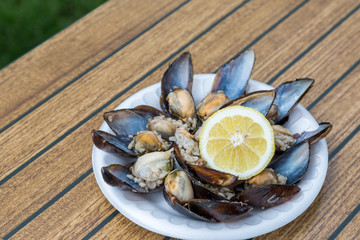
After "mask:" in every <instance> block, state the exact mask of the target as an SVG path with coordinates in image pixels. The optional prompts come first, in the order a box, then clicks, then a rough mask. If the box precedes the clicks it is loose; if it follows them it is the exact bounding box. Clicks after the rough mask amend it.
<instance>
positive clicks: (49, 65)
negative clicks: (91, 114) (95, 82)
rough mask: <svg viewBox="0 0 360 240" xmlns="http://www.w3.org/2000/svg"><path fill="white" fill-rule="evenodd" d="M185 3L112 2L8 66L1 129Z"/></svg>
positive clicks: (1, 81) (0, 81)
mask: <svg viewBox="0 0 360 240" xmlns="http://www.w3.org/2000/svg"><path fill="white" fill-rule="evenodd" d="M182 2H183V1H182V0H176V1H162V0H155V1H146V0H140V1H137V2H134V1H119V0H115V1H108V2H106V3H105V4H103V5H102V6H100V7H99V8H98V9H96V10H95V11H93V12H91V13H90V14H88V15H86V16H85V17H84V18H82V19H81V20H80V21H77V22H76V23H74V24H73V25H71V26H70V27H68V28H66V29H65V30H64V31H62V32H60V33H59V34H56V35H55V36H53V37H52V38H50V39H49V40H48V41H46V42H44V43H43V44H42V45H40V46H38V47H37V48H35V49H34V50H32V51H31V52H29V53H28V54H26V55H24V56H23V57H21V58H20V59H19V60H17V61H16V62H14V63H12V64H11V65H9V66H8V67H6V68H4V69H3V70H2V71H0V89H2V94H1V95H0V119H1V121H0V129H2V128H3V127H4V126H6V125H7V124H9V123H10V122H11V121H13V120H15V119H17V117H19V116H21V115H22V114H24V113H25V112H26V111H28V110H29V109H30V108H32V107H34V106H35V105H36V104H38V103H39V102H40V101H42V100H43V99H45V98H46V97H48V96H49V95H51V94H52V93H53V92H55V91H56V90H57V89H59V88H61V87H62V86H64V85H65V84H66V83H68V82H70V81H71V80H73V79H74V78H75V77H76V76H78V75H79V74H81V73H82V72H84V71H85V70H86V69H88V68H90V67H91V66H93V65H94V64H96V63H97V62H99V61H101V59H103V58H104V57H106V56H107V55H109V54H111V53H112V52H113V51H115V50H116V49H117V48H119V47H120V46H121V45H123V44H125V43H126V42H127V41H129V40H131V39H132V38H134V37H135V36H136V35H138V34H140V33H141V32H142V31H144V30H145V29H146V28H148V27H149V26H151V25H152V24H153V23H155V22H156V21H157V20H158V19H160V18H161V17H163V16H165V15H166V14H167V13H169V12H170V11H171V10H172V9H174V8H176V7H177V6H179V5H180V4H181V3H182ZM55 63H56V64H55ZM10 113H11V114H10Z"/></svg>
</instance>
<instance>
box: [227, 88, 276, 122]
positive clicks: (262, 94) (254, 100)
mask: <svg viewBox="0 0 360 240" xmlns="http://www.w3.org/2000/svg"><path fill="white" fill-rule="evenodd" d="M275 95H276V93H275V90H264V91H256V92H252V93H247V94H245V95H243V96H240V97H238V98H236V99H234V100H233V101H230V102H228V103H227V104H225V105H224V106H222V107H221V108H225V107H229V106H234V105H239V106H244V107H249V108H253V109H255V110H257V111H259V112H260V113H261V114H262V115H264V116H266V115H267V113H268V112H269V110H270V108H271V105H272V104H273V102H274V99H275Z"/></svg>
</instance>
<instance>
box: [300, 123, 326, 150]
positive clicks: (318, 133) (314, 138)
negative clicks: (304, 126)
mask: <svg viewBox="0 0 360 240" xmlns="http://www.w3.org/2000/svg"><path fill="white" fill-rule="evenodd" d="M331 129H332V124H331V123H329V122H323V123H319V127H318V128H317V129H316V130H314V131H309V132H303V133H302V134H296V135H294V137H295V139H296V143H301V142H303V141H306V140H307V141H309V143H310V145H311V144H315V143H317V142H318V141H320V140H321V139H323V138H324V137H326V136H327V135H328V134H329V132H330V131H331Z"/></svg>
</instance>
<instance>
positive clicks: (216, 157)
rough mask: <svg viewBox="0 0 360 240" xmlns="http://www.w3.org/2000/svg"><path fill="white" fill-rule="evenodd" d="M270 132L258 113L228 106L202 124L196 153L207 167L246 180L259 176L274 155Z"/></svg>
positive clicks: (272, 136)
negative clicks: (198, 148)
mask: <svg viewBox="0 0 360 240" xmlns="http://www.w3.org/2000/svg"><path fill="white" fill-rule="evenodd" d="M274 142H275V140H274V132H273V129H272V127H271V125H270V123H269V121H268V120H267V119H266V118H265V117H264V116H263V115H262V114H261V113H260V112H258V111H256V110H254V109H252V108H248V107H242V106H231V107H227V108H224V109H222V110H219V111H217V112H216V113H214V114H213V115H211V117H209V118H208V119H207V120H206V121H205V122H204V124H203V127H202V129H201V132H200V140H199V147H200V154H201V156H202V158H203V159H204V160H205V161H206V162H207V164H208V165H209V167H210V168H213V169H216V170H219V171H222V172H227V173H231V174H233V175H235V176H238V177H239V179H248V178H251V177H252V176H255V175H256V174H258V173H260V172H261V171H262V170H263V169H264V168H265V167H266V166H267V165H268V163H269V162H270V160H271V158H272V157H273V156H274V152H275V144H274Z"/></svg>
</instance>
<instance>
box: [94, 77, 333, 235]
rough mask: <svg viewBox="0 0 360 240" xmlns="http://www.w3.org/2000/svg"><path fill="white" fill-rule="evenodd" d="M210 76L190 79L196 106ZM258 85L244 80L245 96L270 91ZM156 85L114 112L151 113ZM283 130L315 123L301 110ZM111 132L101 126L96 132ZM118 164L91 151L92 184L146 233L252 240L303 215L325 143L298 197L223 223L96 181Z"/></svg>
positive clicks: (316, 185)
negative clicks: (144, 109) (143, 108)
mask: <svg viewBox="0 0 360 240" xmlns="http://www.w3.org/2000/svg"><path fill="white" fill-rule="evenodd" d="M214 76H215V75H214V74H199V75H195V77H194V84H193V96H194V99H195V103H196V104H198V103H199V101H201V99H202V98H203V97H205V96H206V95H207V93H208V92H209V91H210V88H211V85H212V81H213V79H214ZM271 88H272V87H271V86H269V85H266V84H264V83H260V82H257V81H254V80H250V82H249V85H248V88H247V91H248V92H252V91H255V90H264V89H271ZM159 96H160V83H157V84H154V85H152V86H149V87H147V88H145V89H142V90H141V91H139V92H137V93H135V94H134V95H132V96H131V97H129V98H128V99H126V100H125V101H124V102H122V103H121V104H120V105H119V106H118V107H117V109H120V108H133V107H135V106H137V105H141V104H145V105H150V106H153V107H156V108H160V105H159ZM286 127H287V128H289V129H290V131H291V132H292V133H296V132H298V133H301V132H303V131H310V130H314V129H316V128H317V127H318V124H317V122H316V120H315V119H314V118H313V117H312V116H311V114H310V113H309V112H308V111H307V110H306V109H305V108H304V107H302V106H301V105H298V106H297V107H296V108H295V109H294V110H293V111H292V113H291V114H290V117H289V120H288V122H287V123H286ZM100 129H101V130H103V131H107V132H111V130H110V128H109V127H108V126H107V125H106V123H105V122H104V123H103V124H102V126H101V128H100ZM122 162H123V160H121V159H120V160H119V159H118V158H116V157H114V156H112V155H111V154H108V153H106V152H103V151H101V150H99V149H97V148H96V147H95V146H94V147H93V153H92V164H93V169H94V174H95V178H96V181H97V183H98V184H99V187H100V189H101V191H102V192H103V194H104V195H105V197H106V198H107V199H108V200H109V202H110V203H111V204H112V205H113V206H114V207H115V208H116V209H117V210H118V211H119V212H121V213H122V214H123V215H124V216H125V217H127V218H128V219H130V220H131V221H133V222H134V223H136V224H138V225H140V226H141V227H143V228H146V229H148V230H150V231H153V232H156V233H159V234H162V235H166V236H170V237H175V238H181V239H246V238H252V237H256V236H259V235H262V234H265V233H268V232H271V231H273V230H275V229H278V228H280V227H282V226H284V225H286V224H287V223H289V222H291V221H293V220H294V219H295V218H297V217H298V216H299V215H300V214H301V213H303V212H304V211H305V210H306V209H307V208H308V207H309V206H310V204H311V203H312V202H313V201H314V199H315V198H316V196H317V195H318V193H319V191H320V189H321V187H322V185H323V183H324V180H325V176H326V171H327V166H328V151H327V145H326V141H325V139H323V140H321V141H319V142H318V143H317V144H315V145H314V146H312V148H311V161H310V165H309V168H308V171H307V173H306V174H305V176H304V178H303V179H302V180H301V182H300V183H299V184H298V186H299V187H300V188H301V191H300V193H299V195H298V196H297V197H296V198H295V199H293V200H292V201H290V202H287V203H285V204H282V205H280V206H277V207H273V208H270V209H266V210H255V209H254V210H252V211H250V212H249V213H247V214H245V215H243V216H242V217H241V218H240V219H239V220H237V221H233V222H228V223H208V222H203V221H199V220H195V219H191V218H189V217H187V216H184V215H182V214H180V213H178V212H176V211H175V210H173V209H172V208H171V207H170V206H169V205H168V204H167V203H166V202H165V200H164V198H163V196H162V192H161V191H160V192H155V193H152V194H145V195H144V194H136V193H132V192H129V191H123V190H120V189H118V188H116V187H111V186H109V185H107V184H106V183H105V182H104V180H103V179H102V176H101V167H103V166H108V165H110V164H114V163H120V164H121V163H122Z"/></svg>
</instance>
